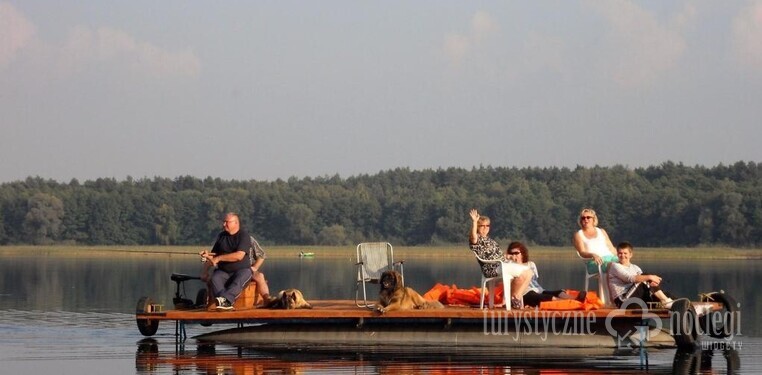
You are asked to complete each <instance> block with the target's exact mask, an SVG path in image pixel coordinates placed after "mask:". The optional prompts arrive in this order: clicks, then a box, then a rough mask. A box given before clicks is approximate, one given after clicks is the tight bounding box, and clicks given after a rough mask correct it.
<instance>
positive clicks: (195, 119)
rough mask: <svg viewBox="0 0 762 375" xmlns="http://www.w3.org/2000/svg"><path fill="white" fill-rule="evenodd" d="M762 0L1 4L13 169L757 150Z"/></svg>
mask: <svg viewBox="0 0 762 375" xmlns="http://www.w3.org/2000/svg"><path fill="white" fill-rule="evenodd" d="M761 119H762V1H733V0H729V1H728V0H724V1H714V0H698V1H664V0H653V1H636V2H630V1H603V0H594V1H442V0H437V1H409V0H407V1H375V2H374V1H187V0H176V1H169V0H162V1H156V0H151V1H135V0H131V1H104V0H92V1H84V0H83V1H66V2H60V1H53V0H50V1H38V0H23V1H21V0H19V1H15V0H12V1H4V0H0V182H7V181H15V180H20V179H24V178H26V177H27V176H40V177H43V178H52V179H55V180H58V181H60V182H68V181H69V180H70V179H71V178H77V179H79V180H81V181H84V180H90V179H95V178H98V177H114V178H116V179H119V180H122V179H124V178H126V177H127V176H132V177H133V178H143V177H148V178H153V177H154V176H161V177H168V178H174V177H177V176H182V175H192V176H196V177H200V178H204V177H206V176H212V177H220V178H223V179H239V180H248V179H257V180H273V179H276V178H288V177H291V176H296V177H305V176H311V177H316V176H325V175H334V174H337V173H338V174H339V175H341V176H342V177H349V176H352V175H357V174H362V173H369V174H375V173H377V172H379V171H381V170H387V169H392V168H396V167H410V168H411V169H416V170H417V169H424V168H439V167H443V168H446V167H465V168H471V167H473V166H479V165H485V166H486V165H492V166H507V167H512V166H516V167H530V166H531V167H535V166H537V167H548V166H566V167H572V168H573V167H575V166H576V165H583V166H593V165H602V166H610V165H615V164H622V165H625V166H629V167H633V168H634V167H640V166H649V165H659V164H661V163H663V162H665V161H668V160H671V161H674V162H683V163H685V164H687V165H690V166H692V165H696V164H700V165H705V166H715V165H717V164H719V163H723V164H728V163H733V162H736V161H739V160H741V161H754V162H762V145H760V143H762V125H761V124H760V123H761V122H762V121H760V120H761Z"/></svg>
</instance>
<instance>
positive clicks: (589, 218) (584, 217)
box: [579, 216, 593, 220]
mask: <svg viewBox="0 0 762 375" xmlns="http://www.w3.org/2000/svg"><path fill="white" fill-rule="evenodd" d="M592 218H593V217H592V216H581V217H580V218H579V219H580V220H591V219H592Z"/></svg>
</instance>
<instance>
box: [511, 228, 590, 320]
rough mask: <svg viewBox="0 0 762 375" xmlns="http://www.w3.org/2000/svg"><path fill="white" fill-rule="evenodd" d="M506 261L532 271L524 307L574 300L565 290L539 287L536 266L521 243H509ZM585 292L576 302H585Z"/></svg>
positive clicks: (581, 293) (525, 294)
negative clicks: (526, 267)
mask: <svg viewBox="0 0 762 375" xmlns="http://www.w3.org/2000/svg"><path fill="white" fill-rule="evenodd" d="M505 257H506V259H508V260H510V261H513V262H516V263H519V264H523V265H526V266H528V267H529V269H531V270H532V280H531V281H530V282H529V286H528V287H527V291H526V293H524V297H523V300H524V305H525V306H540V303H541V302H546V301H555V300H560V299H575V298H574V297H573V296H571V295H570V294H568V293H566V291H565V290H546V289H545V288H543V287H542V286H541V285H540V282H539V281H538V279H539V278H540V273H539V272H538V271H537V265H536V264H534V262H531V261H529V249H527V247H526V246H524V244H523V243H521V242H511V243H510V244H509V245H508V249H507V250H506V252H505ZM586 294H587V292H584V291H583V292H580V293H579V295H578V296H577V298H576V300H578V301H580V302H582V301H584V300H585V296H586Z"/></svg>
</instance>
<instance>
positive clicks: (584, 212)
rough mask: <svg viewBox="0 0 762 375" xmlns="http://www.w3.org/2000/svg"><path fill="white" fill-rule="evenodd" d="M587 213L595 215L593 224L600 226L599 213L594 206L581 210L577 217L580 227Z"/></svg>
mask: <svg viewBox="0 0 762 375" xmlns="http://www.w3.org/2000/svg"><path fill="white" fill-rule="evenodd" d="M585 214H590V216H592V217H593V226H594V227H597V226H598V215H596V214H595V210H593V209H592V208H583V209H582V211H580V212H579V218H577V225H579V227H580V228H582V216H585Z"/></svg>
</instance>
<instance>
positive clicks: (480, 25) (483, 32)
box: [471, 11, 499, 41]
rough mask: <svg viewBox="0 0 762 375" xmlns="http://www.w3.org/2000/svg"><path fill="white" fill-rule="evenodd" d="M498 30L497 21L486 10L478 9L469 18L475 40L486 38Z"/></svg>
mask: <svg viewBox="0 0 762 375" xmlns="http://www.w3.org/2000/svg"><path fill="white" fill-rule="evenodd" d="M498 30H499V28H498V27H497V23H495V21H494V20H493V19H492V16H490V15H489V13H487V12H484V11H478V12H476V14H474V16H473V17H472V18H471V33H472V35H473V39H474V40H476V41H480V40H482V39H485V38H488V37H489V36H490V35H492V34H494V33H495V32H497V31H498Z"/></svg>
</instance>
